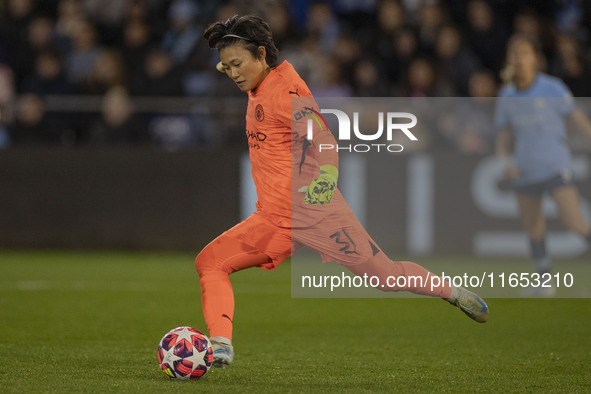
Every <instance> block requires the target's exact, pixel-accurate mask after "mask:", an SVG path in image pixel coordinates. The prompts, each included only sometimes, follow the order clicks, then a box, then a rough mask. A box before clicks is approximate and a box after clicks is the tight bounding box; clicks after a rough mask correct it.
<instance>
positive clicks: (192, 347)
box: [158, 326, 213, 380]
mask: <svg viewBox="0 0 591 394" xmlns="http://www.w3.org/2000/svg"><path fill="white" fill-rule="evenodd" d="M212 362H213V350H212V348H211V342H209V338H207V336H206V335H205V334H204V333H202V332H201V331H199V330H196V329H194V328H192V327H185V326H184V327H177V328H175V329H173V330H170V331H169V332H168V333H166V335H164V337H163V338H162V340H161V341H160V344H159V345H158V363H159V364H160V368H162V371H163V372H164V373H165V374H166V375H167V376H169V377H170V378H171V379H181V380H187V379H193V380H197V379H199V378H200V377H202V376H203V375H205V373H206V372H207V371H209V368H211V363H212Z"/></svg>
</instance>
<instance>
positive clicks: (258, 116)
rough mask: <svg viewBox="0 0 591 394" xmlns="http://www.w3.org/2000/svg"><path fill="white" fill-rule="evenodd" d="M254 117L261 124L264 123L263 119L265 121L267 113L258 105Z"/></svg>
mask: <svg viewBox="0 0 591 394" xmlns="http://www.w3.org/2000/svg"><path fill="white" fill-rule="evenodd" d="M254 117H255V118H256V120H258V121H259V122H262V121H263V119H265V111H263V106H262V105H260V104H257V106H256V108H255V109H254Z"/></svg>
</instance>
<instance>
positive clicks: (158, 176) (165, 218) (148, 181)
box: [0, 148, 240, 250]
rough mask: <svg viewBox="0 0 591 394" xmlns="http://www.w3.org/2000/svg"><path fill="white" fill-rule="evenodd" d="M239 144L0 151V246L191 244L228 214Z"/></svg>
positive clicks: (232, 212) (230, 219)
mask: <svg viewBox="0 0 591 394" xmlns="http://www.w3.org/2000/svg"><path fill="white" fill-rule="evenodd" d="M239 158H240V152H239V151H236V152H233V151H231V150H228V149H224V151H223V152H218V151H214V152H212V151H207V152H205V151H204V152H200V151H184V152H174V153H169V152H164V151H155V150H151V149H148V148H146V149H137V148H135V149H125V148H123V149H59V148H51V149H47V148H46V149H43V148H39V149H9V150H4V151H0V247H8V248H13V247H14V248H16V247H24V248H47V247H51V248H53V247H60V248H61V247H74V248H136V249H183V250H199V249H200V248H202V247H203V246H205V244H206V243H207V242H208V241H210V240H211V238H212V237H213V236H215V235H217V234H218V233H220V232H222V231H223V230H225V229H227V228H228V227H230V226H232V225H233V224H235V223H236V221H237V220H238V216H239V215H238V209H239V192H238V189H239V179H238V171H237V168H238V166H239V164H238V162H239Z"/></svg>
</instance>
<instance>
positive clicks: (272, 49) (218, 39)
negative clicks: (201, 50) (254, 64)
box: [203, 15, 279, 67]
mask: <svg viewBox="0 0 591 394" xmlns="http://www.w3.org/2000/svg"><path fill="white" fill-rule="evenodd" d="M203 38H205V39H206V40H208V41H209V47H210V48H216V49H218V50H221V49H223V48H226V47H228V46H232V45H234V44H236V43H238V42H240V43H241V44H242V45H243V46H244V48H245V49H247V50H248V51H250V53H252V55H253V56H254V57H255V58H257V59H258V58H260V52H259V47H260V46H263V47H265V50H266V57H265V60H266V61H267V64H268V65H269V66H270V67H274V66H276V65H277V56H278V55H279V51H278V50H277V47H276V46H275V43H274V42H273V34H272V33H271V28H270V27H269V25H268V24H267V22H265V21H264V20H263V19H262V18H260V17H258V16H254V15H243V16H239V15H234V16H233V17H231V18H230V19H228V20H227V21H225V22H215V23H212V24H211V25H209V26H208V27H207V29H205V33H203Z"/></svg>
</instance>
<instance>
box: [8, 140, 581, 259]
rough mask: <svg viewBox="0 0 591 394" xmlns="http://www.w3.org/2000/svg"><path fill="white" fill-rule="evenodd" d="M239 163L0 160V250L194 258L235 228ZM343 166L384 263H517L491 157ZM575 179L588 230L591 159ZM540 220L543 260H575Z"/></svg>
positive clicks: (560, 232)
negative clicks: (418, 259)
mask: <svg viewBox="0 0 591 394" xmlns="http://www.w3.org/2000/svg"><path fill="white" fill-rule="evenodd" d="M243 154H244V152H243V151H241V150H229V149H223V150H219V151H203V152H201V151H196V150H195V151H178V152H164V151H161V150H151V149H138V148H134V149H122V148H121V149H120V148H117V149H105V148H103V149H58V148H45V149H41V148H39V149H16V148H14V149H8V150H4V151H0V247H3V248H54V247H55V248H126V249H129V248H132V249H154V250H190V251H198V250H200V249H201V248H202V247H203V246H205V245H206V244H207V243H208V242H209V241H211V240H212V239H213V238H214V237H216V236H217V235H219V234H220V233H221V232H223V231H224V230H226V229H228V228H230V227H231V226H233V225H234V224H235V223H237V222H238V221H239V220H240V199H241V195H240V185H241V182H244V180H241V179H240V174H241V172H242V174H244V177H245V178H249V177H250V176H249V175H248V174H249V169H248V168H246V169H244V168H243V169H242V171H241V156H242V155H243ZM350 158H351V157H350V156H348V155H347V154H342V155H341V164H342V166H341V168H342V173H341V179H340V187H341V190H343V194H344V195H345V198H346V199H347V200H348V201H350V202H351V205H352V207H353V208H354V209H355V204H356V203H355V201H357V202H359V201H362V203H361V204H360V205H359V204H358V205H357V206H362V207H365V209H364V213H363V214H362V215H359V216H360V218H362V219H361V220H362V221H363V222H364V223H365V225H366V228H367V229H368V231H369V232H370V234H371V235H372V237H373V238H374V239H375V240H376V241H377V242H378V244H379V245H380V246H381V247H382V248H383V249H384V250H385V251H387V252H389V253H391V254H393V255H398V256H399V255H407V254H411V255H429V254H448V255H456V254H464V255H476V256H498V255H513V256H519V255H525V254H527V238H526V237H525V234H524V232H523V230H522V228H521V224H520V220H519V214H518V212H517V206H516V202H515V197H514V195H513V193H512V192H511V190H510V188H509V187H508V186H509V185H508V184H507V182H504V181H503V180H502V168H501V167H500V163H499V162H498V161H496V160H495V159H494V158H493V157H490V156H463V155H459V154H456V153H453V152H437V153H436V154H412V155H411V154H402V155H389V154H379V155H376V156H367V157H365V156H362V155H355V159H357V160H356V161H355V162H354V163H353V164H354V166H350V165H348V163H347V160H348V159H350ZM349 164H350V163H349ZM242 165H244V163H243V164H242ZM574 173H575V179H576V180H577V182H578V186H579V187H580V190H581V194H582V198H581V204H582V206H583V209H584V211H585V215H586V216H587V217H588V218H589V217H590V216H591V204H590V203H589V199H591V187H590V186H591V183H590V182H589V179H590V178H591V159H590V158H589V157H588V156H586V155H575V160H574ZM362 178H363V179H362ZM251 197H252V196H251ZM242 198H245V196H242ZM255 199H256V197H255ZM249 201H252V198H250V200H249ZM249 206H252V204H251V203H249ZM252 208H253V210H254V206H252ZM544 210H545V212H546V214H547V216H548V218H549V220H548V225H549V226H548V228H549V234H548V240H549V246H550V248H551V250H552V252H553V255H556V256H576V255H580V254H581V253H584V252H585V250H586V248H587V246H586V243H585V242H583V241H581V240H580V239H579V237H577V236H576V235H574V234H573V233H571V232H569V231H566V230H565V229H564V227H563V226H562V225H561V223H560V221H559V220H558V219H557V214H556V211H555V208H554V207H553V206H552V205H551V204H545V207H544ZM243 214H244V213H243Z"/></svg>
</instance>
